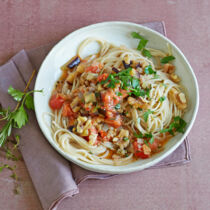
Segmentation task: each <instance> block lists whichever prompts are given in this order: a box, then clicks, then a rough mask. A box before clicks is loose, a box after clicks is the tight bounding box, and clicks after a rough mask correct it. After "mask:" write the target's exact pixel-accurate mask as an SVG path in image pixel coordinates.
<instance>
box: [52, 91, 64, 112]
mask: <svg viewBox="0 0 210 210" xmlns="http://www.w3.org/2000/svg"><path fill="white" fill-rule="evenodd" d="M64 101H65V100H64V98H63V97H62V96H61V95H60V94H54V95H52V96H51V98H50V102H49V105H50V108H51V109H53V110H56V109H60V108H61V107H62V106H63V103H64Z"/></svg>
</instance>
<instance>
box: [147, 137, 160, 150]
mask: <svg viewBox="0 0 210 210" xmlns="http://www.w3.org/2000/svg"><path fill="white" fill-rule="evenodd" d="M148 145H149V147H150V149H151V150H152V152H155V151H156V150H157V148H158V140H157V139H155V140H154V142H153V143H152V144H150V143H149V142H148Z"/></svg>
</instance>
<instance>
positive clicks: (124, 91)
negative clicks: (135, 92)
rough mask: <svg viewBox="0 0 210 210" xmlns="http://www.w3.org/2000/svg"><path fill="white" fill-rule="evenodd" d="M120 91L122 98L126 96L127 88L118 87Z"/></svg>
mask: <svg viewBox="0 0 210 210" xmlns="http://www.w3.org/2000/svg"><path fill="white" fill-rule="evenodd" d="M120 93H122V98H125V97H127V96H128V91H127V90H123V89H120Z"/></svg>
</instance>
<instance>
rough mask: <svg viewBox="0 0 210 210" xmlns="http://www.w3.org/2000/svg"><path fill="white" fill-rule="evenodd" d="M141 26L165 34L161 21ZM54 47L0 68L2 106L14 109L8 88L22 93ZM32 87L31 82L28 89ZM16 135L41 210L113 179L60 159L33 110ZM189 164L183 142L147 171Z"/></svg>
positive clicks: (31, 52)
mask: <svg viewBox="0 0 210 210" xmlns="http://www.w3.org/2000/svg"><path fill="white" fill-rule="evenodd" d="M144 25H145V26H147V27H150V28H152V29H154V30H156V31H158V32H160V33H162V34H164V35H165V27H164V23H163V22H152V23H146V24H144ZM54 44H55V43H51V44H48V45H45V46H42V47H39V48H36V49H32V50H29V51H25V50H22V51H20V52H19V53H18V54H16V55H15V56H14V57H13V58H12V59H11V60H10V61H8V62H7V63H6V64H4V65H3V66H1V67H0V103H1V104H2V106H3V107H8V106H10V107H12V108H14V106H15V102H14V101H13V99H12V98H11V97H10V96H9V95H8V93H7V89H8V88H9V86H10V85H12V86H13V87H14V88H17V89H20V90H23V89H24V88H25V86H26V83H27V81H28V80H29V78H30V76H31V73H32V71H33V69H34V68H35V69H39V67H40V64H41V63H42V61H43V59H44V58H45V56H46V55H47V53H48V52H49V50H50V49H51V48H52V47H53V45H54ZM33 87H34V81H33V82H32V83H31V85H30V89H33ZM15 133H16V134H19V135H20V137H21V144H20V151H21V153H22V156H23V158H24V161H25V163H26V166H27V168H28V171H29V174H30V176H31V179H32V182H33V184H34V187H35V189H36V191H37V193H38V196H39V198H40V201H41V203H42V206H43V208H44V209H56V207H57V206H58V204H59V203H60V202H62V200H63V199H64V198H66V197H71V196H73V195H75V194H77V193H78V192H79V189H78V185H79V184H80V183H82V182H84V181H85V180H87V179H107V178H110V177H112V176H115V175H110V174H100V173H94V172H91V171H87V170H85V169H83V168H80V167H79V166H77V165H75V164H73V163H70V162H69V161H67V160H66V159H64V158H63V157H62V156H60V155H59V154H58V153H57V152H56V151H55V150H54V149H53V148H52V147H51V146H50V144H49V143H48V141H47V140H46V139H45V137H44V136H43V134H42V132H41V130H40V128H39V125H38V123H37V121H36V117H35V114H34V112H32V111H31V112H29V122H28V124H27V125H26V126H25V127H23V128H22V129H21V130H18V129H17V130H15ZM189 161H190V154H189V145H188V141H187V139H186V140H185V141H184V142H183V143H182V144H181V145H180V147H179V148H177V150H176V151H175V152H173V154H171V155H170V156H169V157H167V158H166V159H164V160H163V161H161V162H160V163H158V164H157V165H155V166H153V167H150V168H160V167H168V166H176V165H181V164H184V163H187V162H189ZM139 175H140V173H139ZM119 179H120V176H119Z"/></svg>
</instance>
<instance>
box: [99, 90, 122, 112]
mask: <svg viewBox="0 0 210 210" xmlns="http://www.w3.org/2000/svg"><path fill="white" fill-rule="evenodd" d="M101 97H102V101H103V102H104V108H105V109H106V110H112V109H113V108H114V106H115V105H116V104H118V103H119V101H120V97H119V96H117V95H116V94H115V93H114V91H113V90H112V89H108V90H107V91H106V92H104V93H102V94H101Z"/></svg>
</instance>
